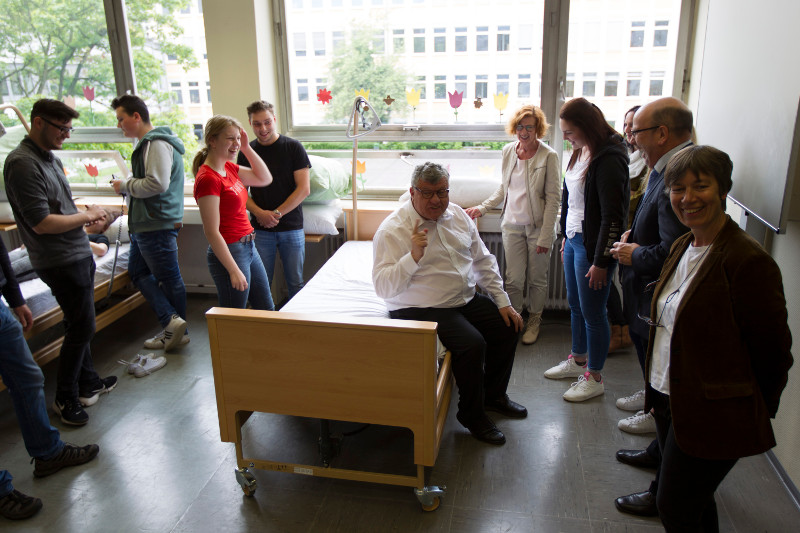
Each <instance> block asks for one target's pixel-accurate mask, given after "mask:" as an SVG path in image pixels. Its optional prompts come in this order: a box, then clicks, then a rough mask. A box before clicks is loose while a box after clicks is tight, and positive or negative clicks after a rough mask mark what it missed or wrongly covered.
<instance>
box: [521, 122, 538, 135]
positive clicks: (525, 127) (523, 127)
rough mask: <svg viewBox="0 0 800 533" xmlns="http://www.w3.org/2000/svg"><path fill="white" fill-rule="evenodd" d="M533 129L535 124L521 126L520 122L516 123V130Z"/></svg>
mask: <svg viewBox="0 0 800 533" xmlns="http://www.w3.org/2000/svg"><path fill="white" fill-rule="evenodd" d="M535 129H536V126H531V125H530V124H529V125H527V126H523V125H522V124H517V131H522V130H525V131H527V132H528V133H530V132H532V131H533V130H535Z"/></svg>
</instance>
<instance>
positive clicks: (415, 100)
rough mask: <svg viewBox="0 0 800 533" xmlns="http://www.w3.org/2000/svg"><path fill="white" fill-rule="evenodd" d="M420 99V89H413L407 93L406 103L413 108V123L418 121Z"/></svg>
mask: <svg viewBox="0 0 800 533" xmlns="http://www.w3.org/2000/svg"><path fill="white" fill-rule="evenodd" d="M419 97H420V92H419V89H411V90H410V91H406V101H407V102H408V105H410V106H411V109H412V112H413V114H412V119H411V120H412V121H413V122H416V121H417V106H418V105H419Z"/></svg>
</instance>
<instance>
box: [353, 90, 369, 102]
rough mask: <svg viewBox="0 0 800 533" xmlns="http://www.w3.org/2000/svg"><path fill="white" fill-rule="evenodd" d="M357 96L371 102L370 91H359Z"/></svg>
mask: <svg viewBox="0 0 800 533" xmlns="http://www.w3.org/2000/svg"><path fill="white" fill-rule="evenodd" d="M356 96H363V97H364V98H365V99H366V100H369V89H364V88H361V89H359V90H358V91H356Z"/></svg>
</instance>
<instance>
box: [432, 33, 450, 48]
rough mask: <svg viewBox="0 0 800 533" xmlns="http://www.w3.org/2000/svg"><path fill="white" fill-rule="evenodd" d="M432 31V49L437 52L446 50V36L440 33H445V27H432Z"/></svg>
mask: <svg viewBox="0 0 800 533" xmlns="http://www.w3.org/2000/svg"><path fill="white" fill-rule="evenodd" d="M433 33H434V35H433V51H434V52H438V53H441V52H446V51H447V50H446V48H447V45H446V43H445V39H446V38H447V36H445V35H441V34H444V33H445V29H444V28H434V29H433ZM437 34H439V35H437Z"/></svg>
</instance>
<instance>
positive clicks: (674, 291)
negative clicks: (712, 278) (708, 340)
mask: <svg viewBox="0 0 800 533" xmlns="http://www.w3.org/2000/svg"><path fill="white" fill-rule="evenodd" d="M710 247H711V245H709V246H697V247H695V246H689V248H687V249H686V251H685V252H684V254H683V257H681V260H680V262H679V263H678V266H677V268H676V269H675V271H674V272H673V274H672V277H671V278H670V279H669V281H668V282H667V284H666V285H665V286H664V288H663V290H662V291H661V293H660V294H659V296H658V303H657V305H656V310H657V311H658V315H657V316H654V317H650V318H651V320H653V321H654V322H656V323H657V324H659V325H661V326H664V327H657V328H656V335H655V337H654V339H653V357H652V360H651V361H650V385H651V386H652V387H653V388H654V389H655V390H657V391H659V392H661V393H664V394H669V356H670V344H671V340H672V329H673V327H674V326H675V313H676V311H677V310H678V307H679V306H680V304H681V300H683V296H684V294H686V290H687V289H688V288H689V286H690V285H691V284H692V279H693V278H694V276H695V274H697V271H698V270H699V268H700V265H701V264H702V263H703V260H704V259H705V258H706V255H707V254H706V252H708V249H709V248H710Z"/></svg>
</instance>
